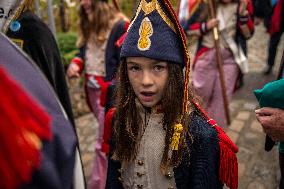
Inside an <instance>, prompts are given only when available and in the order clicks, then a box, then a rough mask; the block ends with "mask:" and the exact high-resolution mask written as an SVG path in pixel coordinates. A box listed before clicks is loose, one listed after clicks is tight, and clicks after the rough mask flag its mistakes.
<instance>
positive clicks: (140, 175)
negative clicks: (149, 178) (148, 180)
mask: <svg viewBox="0 0 284 189" xmlns="http://www.w3.org/2000/svg"><path fill="white" fill-rule="evenodd" d="M136 174H137V176H138V177H142V176H143V175H145V174H144V173H139V172H137V173H136Z"/></svg>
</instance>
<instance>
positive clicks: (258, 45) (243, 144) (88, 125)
mask: <svg viewBox="0 0 284 189" xmlns="http://www.w3.org/2000/svg"><path fill="white" fill-rule="evenodd" d="M267 41H268V35H267V34H266V33H265V30H264V28H263V27H262V26H259V27H257V28H256V33H255V35H254V37H253V38H252V39H251V40H250V41H249V43H248V58H249V65H250V72H249V73H248V74H246V75H245V77H244V81H245V85H244V87H243V88H242V89H240V90H239V91H237V92H236V94H235V96H234V98H233V100H232V102H231V104H230V110H231V118H232V123H231V125H230V126H229V128H228V129H227V131H226V132H227V133H228V135H229V136H230V137H231V139H232V140H233V141H234V142H235V143H236V144H237V146H238V147H239V153H238V161H239V188H240V189H276V188H277V182H278V180H279V170H278V158H277V150H276V148H274V149H273V150H272V151H271V152H265V151H264V149H263V148H264V139H265V135H264V134H263V132H262V128H261V127H260V125H259V123H258V122H257V121H256V119H255V115H254V109H255V108H256V107H257V106H258V104H257V101H256V100H255V98H254V96H253V94H252V91H253V89H257V88H261V87H262V86H263V85H264V84H265V83H267V82H269V81H271V80H273V79H275V78H276V73H277V71H278V67H279V62H280V59H281V53H280V52H283V49H284V39H283V38H282V45H281V46H280V47H279V48H278V55H277V59H276V62H277V65H276V66H275V68H274V73H273V74H272V75H270V76H263V75H262V74H261V71H262V69H263V67H264V66H265V60H266V57H267ZM76 123H77V131H78V135H79V142H80V148H81V155H82V160H83V165H84V170H85V176H86V180H87V181H88V180H89V178H90V175H91V170H92V166H93V165H92V164H93V157H94V141H95V133H96V128H97V122H96V120H95V119H94V117H93V116H92V114H87V115H85V116H82V117H79V118H78V119H77V120H76Z"/></svg>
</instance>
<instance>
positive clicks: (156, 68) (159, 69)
mask: <svg viewBox="0 0 284 189" xmlns="http://www.w3.org/2000/svg"><path fill="white" fill-rule="evenodd" d="M165 69H166V66H164V65H155V66H154V70H155V71H157V72H161V71H164V70H165Z"/></svg>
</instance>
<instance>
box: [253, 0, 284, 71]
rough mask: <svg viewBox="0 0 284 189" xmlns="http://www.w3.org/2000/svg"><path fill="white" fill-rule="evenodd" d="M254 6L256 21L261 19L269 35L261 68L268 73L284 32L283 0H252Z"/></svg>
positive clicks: (273, 62)
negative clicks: (265, 55) (264, 62)
mask: <svg viewBox="0 0 284 189" xmlns="http://www.w3.org/2000/svg"><path fill="white" fill-rule="evenodd" d="M254 6H255V11H256V15H255V16H256V17H257V20H259V21H258V22H257V23H260V22H261V21H263V22H264V25H265V27H266V28H267V32H268V33H269V35H270V39H269V45H268V58H267V64H266V67H265V68H264V70H263V73H264V74H265V75H268V74H270V73H271V72H272V69H273V66H274V64H275V57H276V52H277V47H278V45H279V42H280V39H281V36H282V34H283V32H284V4H283V0H254Z"/></svg>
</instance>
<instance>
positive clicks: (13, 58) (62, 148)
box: [0, 33, 77, 189]
mask: <svg viewBox="0 0 284 189" xmlns="http://www.w3.org/2000/svg"><path fill="white" fill-rule="evenodd" d="M0 67H2V68H4V69H5V71H6V72H7V73H9V75H10V76H11V77H12V78H13V80H15V81H16V82H17V83H18V84H20V85H21V87H22V88H23V89H24V90H25V91H26V92H27V93H28V94H29V95H30V96H32V97H33V98H34V100H36V101H37V102H38V103H39V104H40V105H41V106H42V107H43V109H44V110H45V111H46V112H47V113H48V114H49V115H50V116H51V120H52V123H51V129H52V135H53V136H52V140H51V141H48V142H47V141H44V142H43V144H42V149H41V165H40V168H39V170H36V171H35V172H34V173H33V176H32V181H31V183H29V184H28V185H25V186H22V188H24V189H72V188H73V170H74V164H75V149H76V145H77V139H76V135H75V132H74V129H73V127H72V125H71V123H70V121H69V120H68V117H67V115H66V114H65V111H64V109H63V107H62V106H61V104H60V101H59V99H58V97H57V95H56V93H55V92H54V90H53V88H52V87H51V85H50V83H49V81H48V80H47V79H46V77H45V76H44V74H42V72H41V71H40V69H39V68H38V66H37V65H36V64H35V63H34V62H33V61H32V60H31V59H30V58H29V57H28V56H27V55H24V53H23V51H22V50H21V49H19V48H18V47H17V46H15V45H13V44H12V42H11V41H9V40H8V38H7V37H5V36H3V35H2V34H1V33H0ZM15 108H16V107H15ZM19 158H20V157H19Z"/></svg>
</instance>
